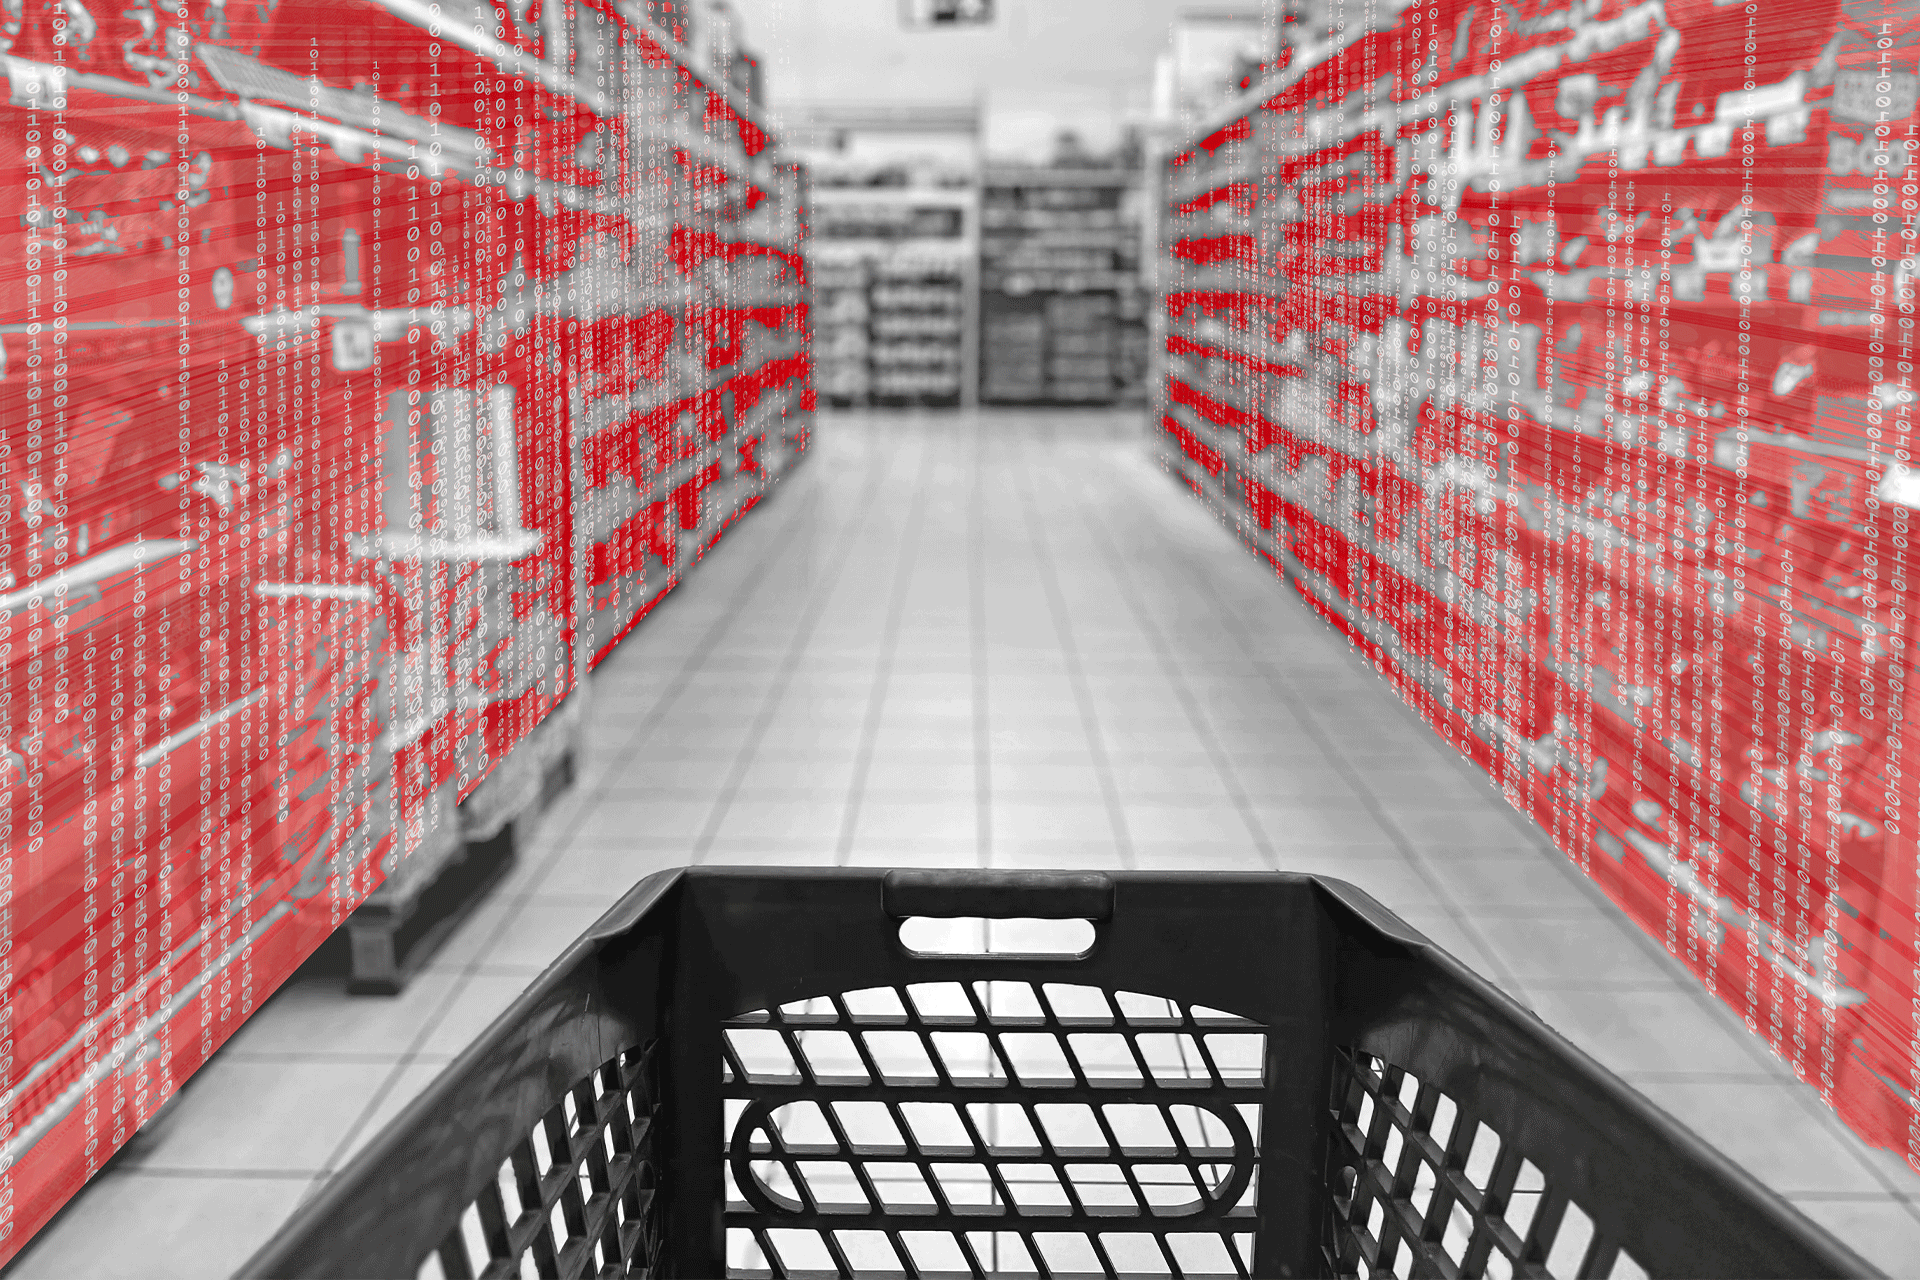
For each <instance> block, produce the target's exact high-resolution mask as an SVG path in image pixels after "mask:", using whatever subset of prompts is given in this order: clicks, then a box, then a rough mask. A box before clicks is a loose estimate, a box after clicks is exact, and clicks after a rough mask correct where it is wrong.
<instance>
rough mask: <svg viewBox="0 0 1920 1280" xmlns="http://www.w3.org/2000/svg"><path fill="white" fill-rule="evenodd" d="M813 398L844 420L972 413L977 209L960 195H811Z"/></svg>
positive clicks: (879, 191)
mask: <svg viewBox="0 0 1920 1280" xmlns="http://www.w3.org/2000/svg"><path fill="white" fill-rule="evenodd" d="M813 196H814V245H815V260H816V266H815V276H814V283H815V288H816V290H817V296H818V298H819V302H818V309H817V311H816V313H815V315H814V326H815V333H816V341H817V344H818V346H817V352H816V358H817V360H818V366H817V374H816V377H817V378H818V389H819V392H820V394H822V395H824V396H826V397H827V399H828V402H829V403H831V404H834V405H838V406H840V407H843V408H847V407H865V406H869V405H889V406H906V405H925V406H954V405H961V406H970V405H972V404H974V403H975V402H976V399H975V395H974V388H975V386H976V385H977V380H978V373H977V369H978V364H979V358H978V346H977V331H978V320H977V316H978V314H979V266H978V263H979V226H980V217H979V200H978V196H977V193H976V192H974V191H972V190H970V189H951V190H934V189H897V188H895V189H886V188H837V189H826V188H822V189H816V190H815V191H814V193H813Z"/></svg>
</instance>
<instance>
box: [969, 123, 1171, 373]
mask: <svg viewBox="0 0 1920 1280" xmlns="http://www.w3.org/2000/svg"><path fill="white" fill-rule="evenodd" d="M1070 141H1071V135H1063V138H1062V143H1063V144H1065V143H1068V142H1070ZM1139 184H1140V177H1139V175H1138V174H1137V173H1135V172H1132V171H1127V170H1118V169H1094V168H1058V167H1050V168H1045V169H1021V168H1015V167H1011V166H996V167H993V168H990V169H988V170H987V171H986V174H985V175H984V185H983V188H982V205H981V237H982V239H981V245H982V251H981V265H980V273H981V317H982V328H981V338H980V342H981V383H980V386H981V397H982V399H983V400H985V401H986V402H988V403H1029V404H1033V403H1047V402H1058V403H1073V404H1111V403H1115V402H1124V403H1137V402H1139V401H1141V400H1142V399H1143V398H1144V395H1145V378H1146V366H1145V362H1144V360H1143V359H1142V356H1143V355H1144V352H1145V309H1144V305H1143V296H1144V295H1143V293H1142V289H1141V285H1140V280H1139V265H1140V243H1141V228H1140V221H1139V209H1140V199H1139V197H1140V185H1139Z"/></svg>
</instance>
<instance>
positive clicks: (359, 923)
mask: <svg viewBox="0 0 1920 1280" xmlns="http://www.w3.org/2000/svg"><path fill="white" fill-rule="evenodd" d="M573 779H574V762H573V753H572V752H567V753H566V754H564V755H562V756H560V757H558V758H557V759H555V760H554V761H553V762H552V763H551V764H549V765H548V767H547V768H546V770H545V771H544V772H543V774H542V777H541V786H540V798H539V799H538V800H537V801H536V802H535V803H534V804H533V805H532V806H531V807H529V808H528V809H527V810H526V812H524V813H522V814H520V815H518V816H517V817H515V818H514V819H513V820H512V821H511V822H508V823H507V824H506V825H504V826H502V827H501V828H500V830H499V831H498V832H497V833H495V834H494V835H493V836H492V837H490V838H488V839H486V840H476V841H472V842H470V843H468V844H467V845H465V846H464V847H463V848H462V849H461V851H460V852H459V853H456V854H455V855H453V857H451V858H450V859H449V860H448V861H447V864H446V866H444V867H443V868H441V870H440V873H439V874H438V875H436V876H435V877H433V879H432V880H430V881H427V882H426V883H425V884H423V885H421V886H420V888H419V889H418V891H416V892H415V893H413V894H411V895H409V896H408V897H406V898H404V899H398V900H395V901H392V902H373V901H369V902H366V903H363V904H361V906H360V908H359V909H358V910H356V911H355V912H354V913H353V914H352V915H351V916H349V917H347V926H346V931H347V936H348V939H349V941H350V943H351V946H352V969H351V972H350V975H349V976H348V978H347V990H348V991H349V992H351V993H353V994H354V995H378V996H394V995H399V994H400V992H402V991H403V990H405V989H406V985H407V983H408V982H409V981H411V980H412V978H413V976H414V975H415V974H416V973H418V972H420V970H421V969H422V968H423V967H425V965H426V964H427V962H428V961H430V960H431V959H433V957H434V955H435V953H436V952H438V951H439V950H440V948H441V946H442V945H444V944H445V942H446V940H447V938H448V937H449V936H451V935H452V933H453V931H454V930H455V929H457V928H459V927H460V924H461V922H463V921H464V920H466V918H467V917H468V916H470V915H472V914H473V911H474V908H476V907H478V906H479V905H480V904H481V903H482V902H484V901H486V898H487V894H488V892H489V891H491V890H492V888H493V886H494V885H496V884H498V883H499V882H500V880H501V878H502V877H503V876H505V875H506V874H507V872H508V871H510V870H511V869H512V868H513V864H514V861H515V859H516V856H517V854H518V848H517V845H518V841H517V839H516V832H517V831H518V830H521V829H524V828H525V827H527V826H529V825H530V824H531V823H532V822H533V821H534V820H535V819H537V818H538V817H539V816H540V815H541V814H542V813H543V812H545V810H546V809H547V807H548V806H549V805H551V804H552V803H553V801H554V799H555V798H556V797H558V796H559V795H560V794H561V793H562V792H564V791H565V790H566V789H567V788H568V787H570V786H572V785H573Z"/></svg>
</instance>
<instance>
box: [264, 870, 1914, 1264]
mask: <svg viewBox="0 0 1920 1280" xmlns="http://www.w3.org/2000/svg"><path fill="white" fill-rule="evenodd" d="M1041 921H1054V922H1066V923H1058V924H1052V925H1047V924H1041V923H1036V922H1041ZM1075 932H1077V933H1078V934H1079V939H1078V940H1074V939H1072V938H1069V937H1067V935H1069V934H1072V933H1075ZM1023 939H1025V940H1024V941H1023ZM1009 947H1024V948H1026V950H1025V951H1010V950H1008V948H1009ZM1062 947H1065V948H1066V949H1065V950H1062V949H1061V948H1062ZM1756 1122H1759V1123H1763V1122H1764V1120H1763V1118H1760V1117H1756ZM529 1273H531V1274H536V1275H540V1276H567V1277H575V1276H601V1277H612V1276H640V1275H644V1276H659V1277H667V1276H671V1277H717V1276H722V1275H748V1276H754V1275H760V1276H794V1277H798V1276H816V1275H818V1276H864V1275H876V1276H879V1275H898V1276H919V1277H933V1276H982V1275H1031V1276H1037V1277H1066V1276H1082V1275H1089V1276H1131V1275H1143V1276H1197V1275H1225V1276H1246V1275H1255V1276H1319V1275H1337V1276H1354V1275H1358V1276H1376V1275H1393V1276H1399V1277H1412V1276H1456V1275H1459V1276H1482V1275H1490V1276H1501V1277H1504V1276H1543V1275H1553V1276H1563V1277H1573V1276H1638V1275H1648V1276H1689V1277H1691V1276H1742V1277H1760V1276H1854V1275H1874V1274H1876V1273H1875V1272H1874V1271H1873V1270H1872V1269H1871V1268H1870V1267H1868V1266H1867V1265H1866V1264H1865V1263H1864V1262H1862V1261H1861V1260H1860V1259H1859V1258H1857V1257H1856V1256H1854V1255H1853V1254H1852V1253H1851V1252H1849V1251H1848V1250H1847V1249H1846V1248H1845V1247H1844V1246H1842V1245H1841V1244H1840V1243H1839V1242H1838V1241H1836V1240H1834V1239H1833V1238H1832V1237H1830V1236H1829V1235H1827V1234H1826V1233H1824V1232H1823V1231H1821V1230H1820V1229H1819V1228H1817V1227H1816V1226H1814V1225H1813V1224H1812V1223H1810V1222H1809V1221H1807V1220H1806V1219H1805V1218H1804V1217H1802V1216H1801V1215H1800V1214H1799V1213H1798V1212H1797V1211H1796V1210H1794V1209H1793V1208H1792V1207H1791V1206H1790V1205H1788V1204H1787V1203H1786V1202H1785V1201H1783V1200H1781V1199H1780V1198H1779V1197H1777V1196H1776V1195H1774V1194H1773V1193H1771V1192H1770V1191H1768V1190H1767V1189H1765V1188H1764V1187H1762V1186H1761V1185H1760V1184H1759V1183H1757V1182H1756V1181H1755V1180H1754V1179H1753V1178H1751V1177H1750V1176H1748V1175H1747V1174H1745V1173H1744V1172H1742V1171H1741V1170H1740V1169H1738V1168H1736V1167H1735V1166H1733V1165H1732V1164H1731V1163H1729V1162H1728V1161H1727V1160H1726V1159H1725V1158H1723V1157H1722V1156H1720V1155H1719V1154H1718V1153H1716V1152H1715V1151H1713V1150H1712V1149H1710V1148H1709V1147H1707V1146H1706V1144H1704V1143H1703V1142H1701V1141H1700V1140H1699V1139H1698V1138H1696V1137H1694V1136H1693V1135H1692V1134H1690V1133H1688V1132H1687V1131H1686V1130H1684V1129H1682V1128H1681V1127H1680V1126H1678V1125H1677V1124H1675V1123H1674V1122H1673V1121H1672V1120H1671V1119H1669V1118H1668V1117H1667V1116H1666V1115H1665V1114H1663V1113H1662V1112H1660V1111H1659V1110H1657V1109H1655V1108H1654V1107H1653V1106H1652V1105H1650V1104H1649V1103H1648V1102H1646V1101H1645V1100H1644V1099H1642V1098H1641V1097H1639V1096H1638V1095H1637V1094H1635V1093H1634V1092H1633V1091H1632V1090H1630V1089H1628V1088H1627V1087H1626V1086H1625V1085H1623V1084H1621V1083H1620V1082H1619V1081H1618V1080H1617V1079H1615V1078H1614V1077H1613V1076H1611V1075H1610V1074H1608V1073H1607V1072H1606V1071H1604V1070H1602V1069H1601V1068H1600V1067H1599V1066H1597V1065H1596V1064H1595V1063H1594V1062H1593V1061H1592V1060H1591V1059H1589V1058H1587V1057H1586V1056H1585V1055H1583V1054H1582V1053H1580V1052H1579V1051H1578V1050H1576V1049H1574V1048H1573V1047H1572V1046H1571V1045H1569V1044H1568V1043H1567V1042H1566V1041H1565V1040H1563V1039H1562V1038H1561V1037H1560V1036H1558V1035H1556V1034H1555V1033H1554V1032H1553V1031H1551V1030H1550V1029H1548V1028H1547V1027H1546V1026H1545V1025H1544V1024H1543V1023H1541V1022H1540V1021H1539V1020H1538V1019H1537V1018H1535V1017H1534V1016H1533V1015H1532V1014H1530V1013H1529V1012H1527V1011H1526V1010H1525V1009H1523V1008H1521V1007H1520V1006H1519V1005H1517V1004H1515V1003H1514V1002H1513V1001H1512V1000H1510V999H1508V998H1507V997H1506V996H1504V995H1502V994H1501V993H1500V992H1498V991H1496V990H1495V989H1494V988H1493V987H1491V986H1490V985H1489V984H1488V983H1487V982H1485V981H1484V980H1482V979H1481V978H1479V977H1478V976H1476V975H1475V974H1474V973H1472V972H1471V971H1469V970H1468V969H1467V968H1465V967H1464V966H1463V965H1461V964H1460V963H1459V962H1458V961H1456V960H1455V959H1454V958H1453V957H1452V956H1450V955H1448V954H1446V953H1445V952H1443V951H1441V950H1440V949H1439V948H1438V947H1436V946H1434V945H1433V944H1432V943H1430V942H1428V941H1427V940H1426V939H1425V938H1423V937H1422V936H1421V935H1420V934H1418V933H1416V932H1414V931H1413V930H1412V929H1410V928H1408V927H1407V926H1406V925H1405V924H1403V923H1402V922H1401V921H1400V920H1398V919H1397V918H1396V917H1395V916H1394V915H1393V914H1392V913H1390V912H1388V911H1386V910H1385V909H1384V908H1382V907H1381V906H1380V905H1379V904H1377V903H1375V902H1374V901H1373V900H1372V899H1371V898H1369V897H1367V896H1366V895H1365V894H1363V893H1361V892H1359V891H1357V890H1356V889H1354V888H1352V887H1351V886H1349V885H1346V884H1343V883H1341V882H1339V881H1335V880H1326V879H1321V878H1318V877H1311V876H1297V875H1238V874H1187V875H1178V874H1149V873H1115V874H1112V875H1104V874H1068V873H1056V872H1027V873H996V872H934V871H893V872H883V871H863V870H810V869H795V870H784V871H782V870H763V869H754V870H723V869H706V868H702V869H693V870H681V871H672V872H666V873H663V874H660V875H656V876H653V877H651V878H649V879H647V880H645V881H642V882H641V883H640V884H639V885H638V886H636V887H635V888H634V889H633V890H632V891H631V892H630V893H628V894H627V896H626V897H625V898H624V899H622V900H621V902H620V903H619V905H618V906H616V907H615V908H614V909H613V910H611V911H609V912H608V913H607V914H606V916H605V917H603V918H602V919H601V920H600V922H599V923H598V924H596V925H595V926H594V927H593V928H592V929H591V930H589V931H588V932H587V934H586V936H584V937H583V938H581V939H580V940H579V941H578V942H577V943H575V944H574V945H573V947H571V948H570V949H569V950H568V951H567V952H566V954H565V955H563V956H561V957H560V959H559V960H558V961H557V962H556V963H555V964H554V965H553V967H552V968H550V969H549V970H548V971H547V972H546V973H545V974H544V975H543V976H542V977H541V978H540V979H539V980H538V981H536V982H535V983H534V984H533V985H532V987H530V988H529V989H528V990H527V991H526V992H525V993H524V994H523V995H522V996H521V997H520V998H519V1000H517V1001H516V1002H515V1003H514V1005H513V1006H512V1008H510V1009H509V1010H508V1011H507V1012H506V1013H505V1014H504V1015H502V1016H501V1017H500V1019H499V1020H498V1021H496V1022H495V1023H494V1024H493V1026H492V1027H491V1028H489V1029H488V1031H487V1032H486V1033H485V1034H484V1035H482V1036H481V1037H480V1038H479V1040H477V1041H476V1042H475V1043H474V1044H473V1045H472V1046H471V1047H470V1048H469V1049H468V1050H467V1051H466V1052H465V1053H463V1054H462V1055H461V1056H460V1057H459V1059H458V1060H457V1061H455V1062H454V1063H453V1064H452V1065H450V1066H449V1067H448V1068H447V1070H446V1071H445V1073H444V1074H442V1075H441V1076H439V1077H438V1078H437V1079H436V1080H435V1081H434V1082H433V1084H432V1085H430V1086H429V1087H428V1088H427V1089H426V1090H425V1092H423V1093H422V1094H421V1095H420V1097H418V1098H417V1099H415V1100H414V1102H413V1103H412V1104H411V1105H410V1106H408V1107H407V1109H406V1110H405V1111H404V1112H403V1113H402V1114H401V1115H400V1116H399V1118H398V1119H396V1120H395V1121H394V1122H393V1123H392V1124H391V1125H390V1126H389V1127H388V1128H387V1129H386V1130H384V1131H383V1132H382V1133H380V1134H379V1135H377V1136H376V1137H375V1138H374V1139H373V1140H372V1141H371V1142H370V1143H369V1144H368V1145H367V1147H366V1148H365V1149H364V1150H363V1151H362V1152H361V1154H360V1155H359V1156H358V1157H357V1158H356V1159H355V1160H354V1161H353V1162H352V1164H351V1165H349V1166H348V1167H347V1168H346V1169H345V1170H343V1171H342V1172H341V1174H340V1175H339V1176H338V1177H337V1178H335V1179H334V1180H333V1181H332V1182H331V1183H329V1184H328V1185H327V1187H326V1188H325V1189H324V1190H323V1191H322V1192H321V1193H320V1194H319V1195H318V1196H316V1197H315V1198H314V1199H313V1200H312V1201H311V1202H310V1203H308V1204H307V1205H306V1206H305V1207H304V1208H303V1209H302V1210H301V1211H300V1212H299V1213H297V1214H296V1215H295V1216H294V1218H293V1219H292V1221H291V1222H289V1223H288V1225H287V1226H286V1228H285V1229H284V1230H283V1231H282V1232H281V1233H280V1234H279V1235H278V1236H277V1237H276V1238H275V1239H274V1240H273V1241H272V1242H271V1243H270V1244H269V1245H268V1246H267V1247H266V1248H265V1249H263V1250H262V1251H261V1252H260V1253H259V1254H258V1255H256V1256H255V1257H254V1258H253V1259H252V1260H251V1261H250V1262H249V1263H248V1264H247V1265H246V1267H245V1268H243V1270H242V1271H241V1273H240V1274H241V1275H243V1276H352V1277H371V1276H398V1277H409V1278H411V1277H416V1276H422V1275H436V1274H437V1275H444V1276H448V1277H459V1276H480V1275H484V1276H507V1275H516V1274H529Z"/></svg>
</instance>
